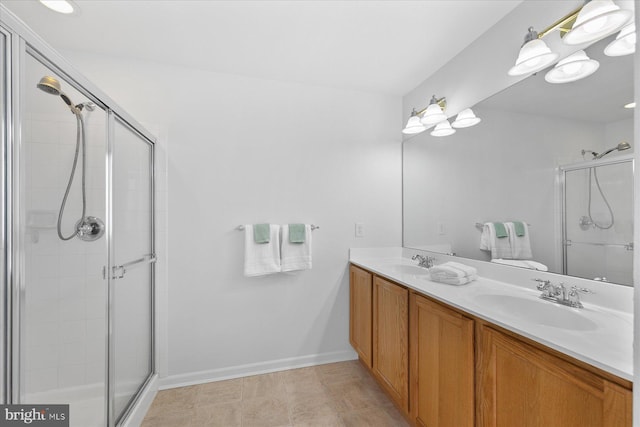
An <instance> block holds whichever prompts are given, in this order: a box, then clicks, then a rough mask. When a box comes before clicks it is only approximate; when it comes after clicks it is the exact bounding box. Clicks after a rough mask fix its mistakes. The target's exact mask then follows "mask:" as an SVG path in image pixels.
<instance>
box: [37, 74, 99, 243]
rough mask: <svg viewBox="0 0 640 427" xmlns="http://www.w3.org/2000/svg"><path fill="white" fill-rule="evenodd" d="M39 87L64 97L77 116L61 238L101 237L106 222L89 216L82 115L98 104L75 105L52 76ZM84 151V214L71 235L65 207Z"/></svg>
mask: <svg viewBox="0 0 640 427" xmlns="http://www.w3.org/2000/svg"><path fill="white" fill-rule="evenodd" d="M37 87H38V89H40V90H42V91H44V92H46V93H48V94H50V95H56V96H59V97H60V98H62V100H63V101H64V103H65V104H67V106H68V107H69V109H70V110H71V112H72V113H73V115H74V116H76V122H77V133H76V134H77V137H76V150H75V155H74V158H73V166H72V167H71V174H70V175H69V182H68V183H67V189H66V190H65V192H64V197H63V198H62V203H61V204H60V211H59V212H58V224H57V231H58V237H59V238H60V239H61V240H71V239H72V238H74V237H76V236H77V237H78V238H79V239H81V240H85V241H93V240H97V239H99V238H100V237H101V236H102V235H103V234H104V223H103V222H102V221H101V220H100V219H99V218H96V217H93V216H87V215H86V212H87V196H86V185H85V182H86V166H87V165H86V163H87V158H86V157H87V149H86V142H85V132H84V118H83V116H82V110H83V109H84V108H86V109H87V110H88V111H93V110H94V109H95V107H96V105H95V104H94V103H93V102H90V101H88V102H82V103H80V104H77V105H74V104H73V102H71V98H69V97H68V96H67V95H66V94H65V93H64V92H62V88H61V86H60V82H59V81H58V80H57V79H56V78H54V77H51V76H44V77H43V78H41V79H40V81H39V82H38V84H37ZM80 151H82V186H81V190H82V216H81V217H80V219H79V220H78V221H77V222H76V225H75V231H74V233H73V234H71V235H69V236H64V235H63V234H62V217H63V215H64V207H65V205H66V204H67V198H68V197H69V192H70V191H71V185H72V184H73V178H74V176H75V174H76V167H77V166H78V157H79V154H80Z"/></svg>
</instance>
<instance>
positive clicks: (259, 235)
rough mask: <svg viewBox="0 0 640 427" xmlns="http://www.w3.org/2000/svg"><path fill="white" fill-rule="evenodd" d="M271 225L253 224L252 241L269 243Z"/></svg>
mask: <svg viewBox="0 0 640 427" xmlns="http://www.w3.org/2000/svg"><path fill="white" fill-rule="evenodd" d="M270 234H271V227H270V226H269V224H253V241H254V242H256V243H269V238H270Z"/></svg>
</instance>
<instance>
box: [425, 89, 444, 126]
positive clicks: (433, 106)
mask: <svg viewBox="0 0 640 427" xmlns="http://www.w3.org/2000/svg"><path fill="white" fill-rule="evenodd" d="M445 105H446V100H445V98H440V99H436V96H435V95H433V96H432V97H431V101H430V102H429V106H428V107H427V108H426V110H424V114H423V115H422V119H421V122H422V124H423V125H425V126H433V125H435V124H437V123H440V122H441V121H443V120H447V115H446V114H444V107H445Z"/></svg>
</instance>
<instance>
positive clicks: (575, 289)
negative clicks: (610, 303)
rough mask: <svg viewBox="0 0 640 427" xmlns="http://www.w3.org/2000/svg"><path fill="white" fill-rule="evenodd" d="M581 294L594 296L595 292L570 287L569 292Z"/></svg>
mask: <svg viewBox="0 0 640 427" xmlns="http://www.w3.org/2000/svg"><path fill="white" fill-rule="evenodd" d="M574 291H575V292H582V293H583V294H595V292H593V291H592V290H591V289H587V288H579V287H577V286H572V287H571V292H574Z"/></svg>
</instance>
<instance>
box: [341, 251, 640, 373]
mask: <svg viewBox="0 0 640 427" xmlns="http://www.w3.org/2000/svg"><path fill="white" fill-rule="evenodd" d="M412 252H416V251H412ZM438 261H440V260H438ZM456 261H457V262H461V263H464V264H468V265H472V264H474V263H473V262H472V261H471V260H466V259H456ZM350 262H351V263H352V264H355V265H358V266H360V267H362V268H365V269H367V270H369V271H371V272H373V273H375V274H378V275H380V276H383V277H386V278H388V279H390V280H393V281H395V282H398V283H401V284H403V285H405V286H407V287H408V288H410V289H414V290H416V291H418V292H420V293H422V294H424V295H427V296H429V297H432V298H434V299H436V300H439V301H442V302H444V303H446V304H448V305H450V306H452V307H455V308H458V309H460V310H462V311H464V312H467V313H469V314H471V315H473V316H476V317H478V318H481V319H484V320H486V321H488V322H491V323H494V324H496V325H498V326H500V327H502V328H505V329H507V330H510V331H512V332H515V333H517V334H519V335H522V336H524V337H527V338H530V339H532V340H534V341H537V342H539V343H541V344H543V345H546V346H547V347H550V348H553V349H555V350H558V351H560V352H562V353H565V354H567V355H569V356H572V357H574V358H576V359H578V360H581V361H583V362H585V363H588V364H590V365H593V366H595V367H597V368H600V369H602V370H604V371H607V372H609V373H611V374H614V375H617V376H619V377H621V378H624V379H625V380H629V381H633V347H632V345H633V314H632V313H631V312H629V311H623V310H617V309H614V308H611V307H607V306H605V305H596V304H597V300H598V294H599V293H602V292H603V291H602V289H598V294H596V295H591V296H590V298H589V300H590V302H586V301H585V298H583V300H582V302H583V305H584V308H582V309H576V308H571V307H565V306H561V305H558V304H555V303H553V302H548V301H543V300H540V299H539V298H538V297H539V295H540V292H539V291H537V290H536V289H535V286H534V285H530V284H529V283H527V286H522V285H521V284H511V283H506V282H503V281H499V280H496V278H495V277H494V278H488V277H485V276H480V277H479V278H478V279H477V280H475V281H473V282H471V283H468V284H466V285H462V286H452V285H446V284H443V283H437V282H432V281H430V280H429V276H428V274H426V275H422V274H414V272H413V271H403V270H402V268H398V266H399V265H405V266H407V265H412V266H416V265H417V263H416V262H415V261H411V260H410V258H407V257H406V254H405V256H404V257H403V250H402V248H389V250H381V249H380V248H377V249H376V250H369V249H352V250H351V251H350ZM437 263H440V262H437ZM516 270H518V269H516ZM522 270H524V269H522ZM425 271H426V270H425ZM418 272H419V271H418ZM479 273H482V271H479ZM516 273H517V272H516ZM512 280H513V279H512ZM609 286H617V285H609ZM485 295H486V296H488V297H483V296H485ZM496 295H499V296H504V298H505V299H506V300H509V298H511V297H516V298H518V299H519V300H518V301H520V299H527V300H529V299H530V300H531V301H530V302H531V303H532V304H538V303H539V304H551V305H552V306H553V307H554V308H550V307H549V308H548V307H546V306H544V307H542V306H541V308H544V309H545V313H546V312H551V313H556V314H557V315H558V317H563V318H564V317H565V316H566V317H567V319H569V320H571V319H573V318H576V319H582V318H584V319H585V322H584V327H583V323H582V322H579V325H580V326H579V327H575V328H565V327H558V325H557V324H556V325H553V324H554V323H556V322H544V321H543V322H532V321H529V320H527V319H526V318H523V316H520V315H519V313H518V312H515V310H514V311H511V310H510V309H509V307H508V304H507V306H506V307H505V305H501V304H495V303H491V302H489V303H487V298H488V299H489V300H491V298H495V296H496ZM631 295H632V291H631ZM623 296H624V297H625V298H626V294H623ZM499 298H500V297H499ZM533 307H536V306H535V305H534V306H533ZM556 308H557V310H561V311H558V312H556V311H555V310H556ZM580 316H582V317H580ZM542 323H549V324H542Z"/></svg>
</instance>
